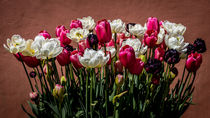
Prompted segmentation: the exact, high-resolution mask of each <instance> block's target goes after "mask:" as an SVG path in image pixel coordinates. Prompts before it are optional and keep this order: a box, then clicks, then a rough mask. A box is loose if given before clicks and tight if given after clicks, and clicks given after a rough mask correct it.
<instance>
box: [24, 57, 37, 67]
mask: <svg viewBox="0 0 210 118" xmlns="http://www.w3.org/2000/svg"><path fill="white" fill-rule="evenodd" d="M23 62H24V63H25V64H26V65H27V66H28V67H31V68H34V67H37V66H38V65H39V64H40V61H39V60H38V59H36V57H30V56H24V58H23Z"/></svg>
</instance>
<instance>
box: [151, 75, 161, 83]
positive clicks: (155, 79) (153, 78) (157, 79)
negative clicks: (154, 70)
mask: <svg viewBox="0 0 210 118" xmlns="http://www.w3.org/2000/svg"><path fill="white" fill-rule="evenodd" d="M159 83H160V77H159V76H155V75H154V76H153V77H152V84H154V85H159Z"/></svg>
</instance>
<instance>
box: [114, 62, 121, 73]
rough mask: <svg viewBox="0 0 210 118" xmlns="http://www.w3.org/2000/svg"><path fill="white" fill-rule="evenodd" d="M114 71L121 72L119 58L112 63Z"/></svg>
mask: <svg viewBox="0 0 210 118" xmlns="http://www.w3.org/2000/svg"><path fill="white" fill-rule="evenodd" d="M114 68H115V72H119V73H122V72H123V65H122V63H121V62H120V60H117V61H116V62H115V64H114Z"/></svg>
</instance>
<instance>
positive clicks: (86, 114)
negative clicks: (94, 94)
mask: <svg viewBox="0 0 210 118" xmlns="http://www.w3.org/2000/svg"><path fill="white" fill-rule="evenodd" d="M85 109H86V112H85V116H86V118H88V77H86V96H85Z"/></svg>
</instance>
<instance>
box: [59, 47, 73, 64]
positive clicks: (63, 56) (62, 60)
mask: <svg viewBox="0 0 210 118" xmlns="http://www.w3.org/2000/svg"><path fill="white" fill-rule="evenodd" d="M69 56H70V52H69V51H68V50H66V49H63V51H62V53H60V54H59V55H58V56H57V57H56V59H57V61H58V63H59V64H60V65H61V66H65V65H67V64H69V63H70V62H71V61H70V59H69Z"/></svg>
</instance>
